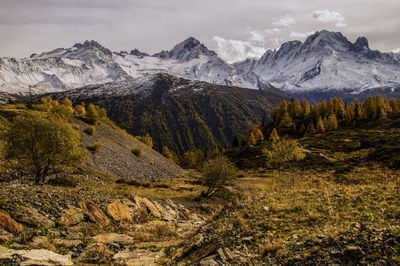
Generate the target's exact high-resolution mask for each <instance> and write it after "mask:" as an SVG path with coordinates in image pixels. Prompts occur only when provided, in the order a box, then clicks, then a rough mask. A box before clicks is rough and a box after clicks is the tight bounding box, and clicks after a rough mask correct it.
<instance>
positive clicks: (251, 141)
mask: <svg viewBox="0 0 400 266" xmlns="http://www.w3.org/2000/svg"><path fill="white" fill-rule="evenodd" d="M248 143H249V145H256V144H257V140H256V138H255V136H254V134H253V132H251V133H250V136H249V140H248Z"/></svg>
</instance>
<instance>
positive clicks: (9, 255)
mask: <svg viewBox="0 0 400 266" xmlns="http://www.w3.org/2000/svg"><path fill="white" fill-rule="evenodd" d="M0 265H73V263H72V261H71V255H60V254H57V253H55V252H53V251H50V250H45V249H32V250H13V249H8V248H5V247H3V246H0Z"/></svg>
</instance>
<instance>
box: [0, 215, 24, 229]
mask: <svg viewBox="0 0 400 266" xmlns="http://www.w3.org/2000/svg"><path fill="white" fill-rule="evenodd" d="M0 226H1V227H3V228H4V229H5V230H7V231H8V232H10V233H12V234H21V233H22V227H21V225H19V224H18V223H17V222H16V221H15V220H14V219H13V218H11V216H10V215H9V214H8V213H7V212H6V211H3V210H0Z"/></svg>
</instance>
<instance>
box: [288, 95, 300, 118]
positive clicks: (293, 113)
mask: <svg viewBox="0 0 400 266" xmlns="http://www.w3.org/2000/svg"><path fill="white" fill-rule="evenodd" d="M288 112H289V115H290V117H291V118H299V117H300V116H301V114H302V110H301V104H300V101H299V100H298V99H296V100H294V101H291V102H290V103H289V104H288Z"/></svg>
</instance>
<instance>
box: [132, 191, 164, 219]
mask: <svg viewBox="0 0 400 266" xmlns="http://www.w3.org/2000/svg"><path fill="white" fill-rule="evenodd" d="M134 199H135V202H136V204H137V206H138V207H139V208H142V209H144V210H146V211H147V212H148V213H150V214H151V215H153V216H155V217H158V218H160V217H161V214H160V212H159V211H158V210H157V208H156V206H154V204H153V203H152V202H151V201H150V200H148V199H146V198H141V197H139V196H135V197H134Z"/></svg>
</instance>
